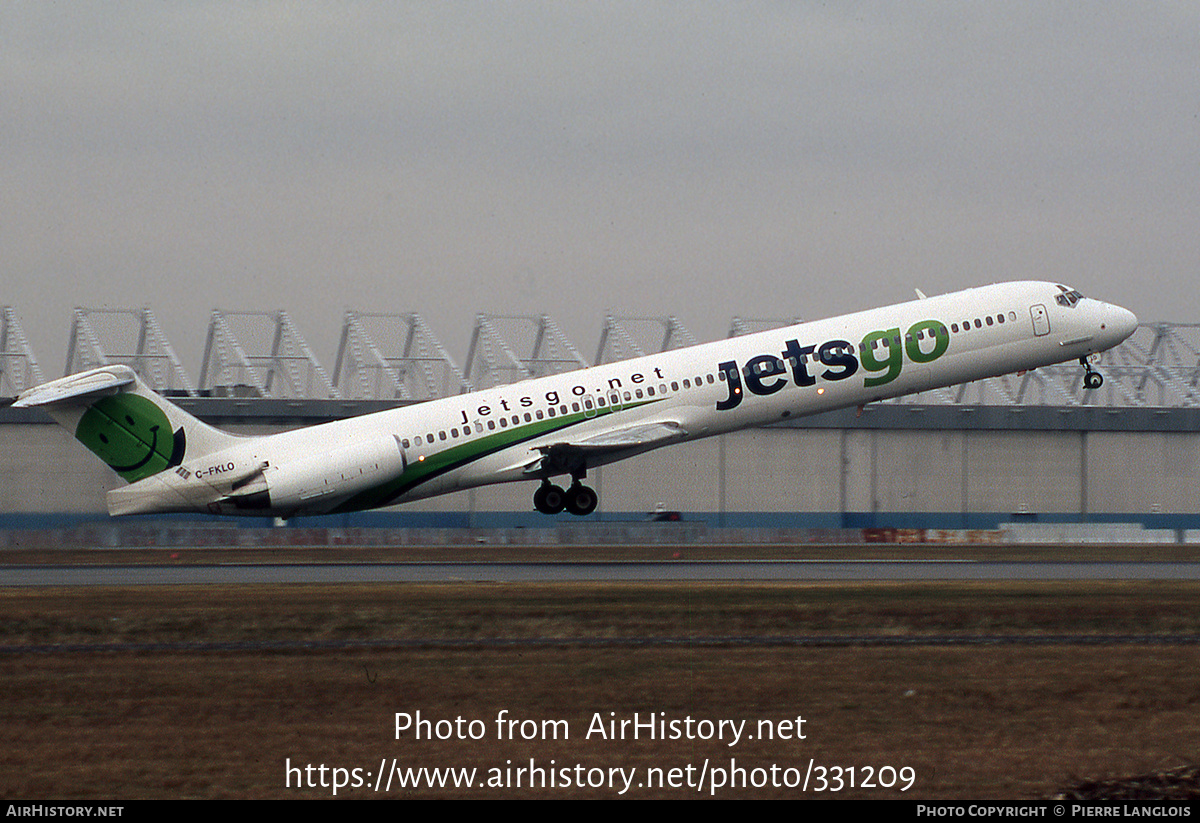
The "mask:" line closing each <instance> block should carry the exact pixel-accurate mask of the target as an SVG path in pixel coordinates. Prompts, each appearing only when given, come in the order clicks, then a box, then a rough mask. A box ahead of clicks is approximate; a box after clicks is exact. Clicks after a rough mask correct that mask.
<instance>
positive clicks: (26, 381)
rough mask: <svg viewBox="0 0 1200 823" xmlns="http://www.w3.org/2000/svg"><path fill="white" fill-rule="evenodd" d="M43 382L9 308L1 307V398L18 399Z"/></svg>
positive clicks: (27, 342)
mask: <svg viewBox="0 0 1200 823" xmlns="http://www.w3.org/2000/svg"><path fill="white" fill-rule="evenodd" d="M43 382H45V378H43V377H42V370H41V368H39V367H38V362H37V358H36V357H34V355H33V349H31V348H30V347H29V341H28V340H27V339H26V338H25V332H24V331H22V330H21V323H20V321H19V320H18V319H17V312H16V309H14V308H13V307H12V306H3V307H0V395H5V394H12V395H17V394H20V393H21V392H23V391H25V390H26V389H28V388H29V387H31V386H36V385H38V384H39V383H43Z"/></svg>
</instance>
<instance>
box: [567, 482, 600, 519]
mask: <svg viewBox="0 0 1200 823" xmlns="http://www.w3.org/2000/svg"><path fill="white" fill-rule="evenodd" d="M598 505H600V496H599V495H597V494H596V490H595V489H593V488H591V487H590V486H584V485H582V484H579V483H576V484H575V485H573V486H571V488H569V489H567V511H569V512H570V513H571V514H573V515H575V516H577V517H584V516H586V515H589V514H591V513H592V512H594V511H595V510H596V506H598Z"/></svg>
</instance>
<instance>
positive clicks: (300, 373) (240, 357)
mask: <svg viewBox="0 0 1200 823" xmlns="http://www.w3.org/2000/svg"><path fill="white" fill-rule="evenodd" d="M234 326H238V327H239V329H240V330H241V332H242V335H241V336H240V337H239V336H238V335H237V334H235V332H234ZM243 340H246V341H248V342H249V343H250V345H251V346H252V348H251V349H250V351H253V352H256V353H254V354H251V353H248V352H247V348H246V346H245V345H244V344H243V342H242V341H243ZM267 340H270V343H266V341H267ZM264 348H265V351H264ZM198 388H199V390H200V391H201V392H206V393H211V394H214V395H218V396H221V395H243V396H249V397H294V398H336V397H338V396H339V395H338V392H337V390H336V389H335V388H334V387H333V383H332V382H330V380H329V374H328V373H327V372H326V371H325V368H324V367H323V366H322V365H321V364H320V363H319V362H318V361H317V358H316V356H315V355H313V353H312V350H311V349H310V348H309V347H308V343H307V342H306V341H305V340H304V337H303V335H301V334H300V330H299V329H297V328H296V326H295V325H294V324H293V323H292V320H291V318H290V317H289V316H288V313H287V312H285V311H282V310H280V311H223V310H221V309H213V312H212V319H211V320H210V321H209V324H208V337H207V339H206V340H205V343H204V359H203V361H202V362H201V365H200V384H199V386H198Z"/></svg>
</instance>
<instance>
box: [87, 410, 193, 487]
mask: <svg viewBox="0 0 1200 823" xmlns="http://www.w3.org/2000/svg"><path fill="white" fill-rule="evenodd" d="M75 439H76V440H78V441H79V442H80V443H82V444H83V445H85V446H87V447H88V448H89V449H91V450H92V452H93V453H94V454H95V455H96V456H97V457H99V458H100V459H101V460H103V461H104V462H105V463H107V464H108V465H109V467H110V468H111V469H112V470H113V471H115V472H116V473H117V474H119V475H121V477H123V478H124V479H125V480H127V481H129V482H130V483H132V482H133V481H135V480H141V479H142V478H143V477H149V476H150V475H152V474H157V473H158V472H160V471H162V470H163V469H168V468H170V467H171V466H178V465H179V464H180V463H181V462H183V453H184V451H185V449H186V445H187V438H186V437H185V436H184V432H183V429H182V428H180V429H179V430H178V431H176V432H175V433H174V434H171V423H170V421H169V420H167V415H166V414H165V413H163V410H162V409H160V408H159V407H158V406H156V405H155V404H154V403H153V402H152V401H150V400H148V399H146V398H145V397H140V396H138V395H136V394H116V395H113V396H111V397H105V398H104V399H102V400H99V401H97V402H96V403H93V404H92V406H91V407H90V408H89V409H88V410H87V411H86V412H84V415H83V417H82V418H80V420H79V425H78V426H77V427H76V428H75Z"/></svg>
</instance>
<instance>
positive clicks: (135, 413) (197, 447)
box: [12, 365, 239, 483]
mask: <svg viewBox="0 0 1200 823" xmlns="http://www.w3.org/2000/svg"><path fill="white" fill-rule="evenodd" d="M12 405H13V406H14V407H16V408H30V407H34V406H39V407H41V408H44V409H45V410H46V412H47V413H48V414H49V415H50V416H51V417H53V418H54V420H55V421H56V422H57V423H58V424H59V425H61V426H63V427H64V428H66V429H67V430H68V431H70V432H71V433H72V434H73V435H75V439H76V440H78V441H79V442H81V443H83V445H85V446H87V447H88V449H90V450H91V451H92V453H94V454H95V455H96V456H97V457H99V458H100V459H101V460H103V461H104V462H105V463H107V464H108V466H109V467H110V468H111V469H112V470H113V471H115V472H116V473H117V474H119V475H120V476H121V477H122V478H124V479H125V480H126V481H128V482H130V483H133V482H135V481H137V480H141V479H142V478H145V477H149V476H151V475H153V474H158V473H159V472H161V471H164V470H166V469H169V468H172V467H174V466H178V465H180V464H181V463H182V462H183V460H184V459H185V458H187V459H188V460H192V459H195V458H197V457H202V456H204V455H205V454H210V453H212V452H216V451H220V450H222V449H225V448H228V447H229V446H232V445H234V444H235V443H237V442H238V441H239V438H238V436H237V435H233V434H229V433H227V432H223V431H221V430H220V429H215V428H213V427H212V426H210V425H208V424H207V423H203V422H201V421H200V420H198V419H196V418H195V417H193V416H192V415H191V414H189V413H188V412H186V411H184V410H183V409H181V408H179V407H178V406H176V405H175V404H174V403H172V402H171V401H169V400H167V399H166V398H165V397H163V396H162V395H160V394H158V393H156V392H155V391H154V390H152V389H151V388H150V387H149V386H147V385H146V384H145V383H143V382H142V381H141V379H140V378H139V377H138V376H137V373H136V372H135V371H134V370H133V369H131V368H130V367H129V366H122V365H113V366H101V367H100V368H97V369H91V370H89V371H85V372H80V373H78V374H71V375H67V376H66V377H62V378H59V379H58V380H52V381H50V382H49V383H43V384H42V385H40V386H35V387H34V388H32V389H29V390H27V391H25V392H22V393H21V395H20V396H19V397H17V399H16V401H15V402H14V403H13V404H12Z"/></svg>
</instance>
